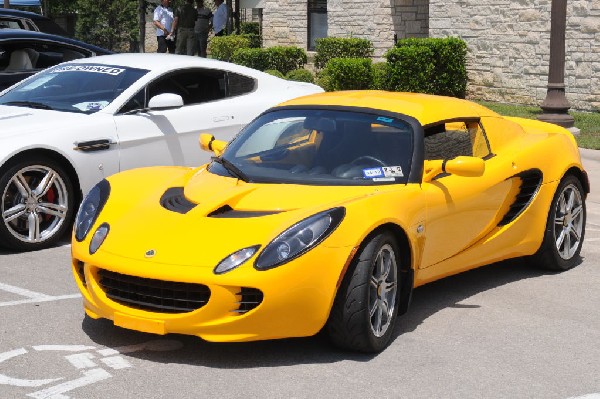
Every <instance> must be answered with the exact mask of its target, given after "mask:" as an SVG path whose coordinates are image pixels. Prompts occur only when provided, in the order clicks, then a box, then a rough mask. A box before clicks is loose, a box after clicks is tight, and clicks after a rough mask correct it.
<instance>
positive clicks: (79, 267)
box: [75, 260, 87, 287]
mask: <svg viewBox="0 0 600 399" xmlns="http://www.w3.org/2000/svg"><path fill="white" fill-rule="evenodd" d="M76 262H77V263H75V271H76V272H77V277H79V280H80V281H81V284H83V286H84V287H87V284H86V281H85V271H84V270H83V267H84V263H83V262H82V261H80V260H78V261H76Z"/></svg>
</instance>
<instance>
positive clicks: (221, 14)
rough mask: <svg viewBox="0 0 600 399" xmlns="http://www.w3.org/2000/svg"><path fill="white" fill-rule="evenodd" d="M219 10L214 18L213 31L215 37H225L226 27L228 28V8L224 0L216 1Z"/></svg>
mask: <svg viewBox="0 0 600 399" xmlns="http://www.w3.org/2000/svg"><path fill="white" fill-rule="evenodd" d="M215 5H216V6H217V10H216V11H215V15H214V16H213V31H214V32H215V36H223V35H225V33H226V31H225V27H226V26H227V6H226V5H225V3H223V0H215Z"/></svg>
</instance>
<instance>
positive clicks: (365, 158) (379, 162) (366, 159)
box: [350, 155, 387, 166]
mask: <svg viewBox="0 0 600 399" xmlns="http://www.w3.org/2000/svg"><path fill="white" fill-rule="evenodd" d="M365 162H368V163H372V162H374V163H376V164H377V165H379V166H387V164H386V163H385V162H383V161H382V160H381V159H378V158H375V157H373V156H371V155H362V156H360V157H358V158H356V159H355V160H353V161H352V162H350V164H351V165H360V164H361V163H362V164H364V163H365Z"/></svg>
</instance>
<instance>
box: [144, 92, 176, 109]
mask: <svg viewBox="0 0 600 399" xmlns="http://www.w3.org/2000/svg"><path fill="white" fill-rule="evenodd" d="M182 106H183V98H181V96H180V95H178V94H173V93H163V94H158V95H156V96H154V97H152V98H151V99H150V101H149V102H148V108H149V109H154V110H164V109H173V108H179V107H182Z"/></svg>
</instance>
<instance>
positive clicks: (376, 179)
mask: <svg viewBox="0 0 600 399" xmlns="http://www.w3.org/2000/svg"><path fill="white" fill-rule="evenodd" d="M373 181H396V178H395V177H376V178H375V179H373Z"/></svg>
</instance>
